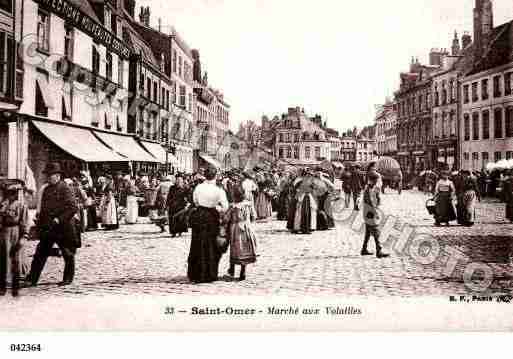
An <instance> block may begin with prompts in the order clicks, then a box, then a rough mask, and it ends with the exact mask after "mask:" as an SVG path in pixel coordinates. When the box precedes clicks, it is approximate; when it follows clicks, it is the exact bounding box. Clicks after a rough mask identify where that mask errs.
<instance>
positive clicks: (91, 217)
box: [86, 203, 98, 231]
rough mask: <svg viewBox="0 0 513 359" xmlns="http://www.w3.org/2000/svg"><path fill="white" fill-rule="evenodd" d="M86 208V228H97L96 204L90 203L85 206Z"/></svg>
mask: <svg viewBox="0 0 513 359" xmlns="http://www.w3.org/2000/svg"><path fill="white" fill-rule="evenodd" d="M86 210H87V230H89V231H91V230H93V231H94V230H97V229H98V215H97V213H96V204H94V203H93V204H92V205H91V206H89V207H86Z"/></svg>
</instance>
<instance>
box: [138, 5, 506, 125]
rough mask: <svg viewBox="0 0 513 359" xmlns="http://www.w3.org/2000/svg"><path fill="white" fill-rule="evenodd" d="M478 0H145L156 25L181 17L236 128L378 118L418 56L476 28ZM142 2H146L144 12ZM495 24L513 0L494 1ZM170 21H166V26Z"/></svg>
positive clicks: (179, 25)
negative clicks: (302, 119) (318, 117)
mask: <svg viewBox="0 0 513 359" xmlns="http://www.w3.org/2000/svg"><path fill="white" fill-rule="evenodd" d="M474 3H475V0H450V1H448V0H390V1H381V0H357V1H349V0H315V1H303V0H138V2H137V5H138V8H139V6H142V5H149V6H150V7H151V24H152V26H154V27H156V26H157V21H158V18H159V17H161V18H162V24H163V25H173V26H174V27H175V28H176V29H177V30H178V32H179V33H180V34H181V35H182V37H184V38H185V40H186V41H187V43H188V44H189V46H191V48H198V49H199V50H200V54H201V59H202V66H203V69H204V70H207V71H208V78H209V83H210V84H211V85H212V86H214V87H218V88H220V89H222V90H223V91H224V93H225V98H226V99H227V101H228V102H229V103H230V104H231V107H232V110H231V122H232V128H234V129H236V128H237V127H238V124H239V123H240V122H241V121H245V120H248V119H253V120H257V121H259V120H260V118H261V116H262V115H263V114H266V115H268V116H270V117H272V116H274V115H279V114H281V113H283V112H286V111H287V108H288V107H294V106H300V107H304V108H305V111H306V112H307V113H309V114H312V115H313V114H316V113H319V114H322V115H323V117H325V118H326V119H327V120H328V125H329V126H330V127H333V128H336V129H339V130H343V129H346V128H352V127H353V126H358V127H362V126H364V125H367V124H371V123H372V122H373V116H374V105H375V104H378V103H383V102H384V100H385V98H386V96H393V92H394V91H395V90H396V89H397V86H398V82H399V72H400V71H406V70H407V69H408V65H409V63H410V60H411V57H412V56H415V57H418V58H419V60H421V62H427V61H428V53H429V49H430V48H432V47H444V48H450V46H451V40H452V38H453V34H454V31H455V30H457V31H458V33H459V34H460V36H461V34H462V33H463V31H469V32H471V34H472V9H473V7H474ZM138 13H139V10H137V15H138ZM494 16H495V25H496V26H497V25H499V24H502V23H504V22H506V21H509V20H511V19H513V1H511V0H495V1H494ZM163 29H164V30H166V28H165V27H164V28H163Z"/></svg>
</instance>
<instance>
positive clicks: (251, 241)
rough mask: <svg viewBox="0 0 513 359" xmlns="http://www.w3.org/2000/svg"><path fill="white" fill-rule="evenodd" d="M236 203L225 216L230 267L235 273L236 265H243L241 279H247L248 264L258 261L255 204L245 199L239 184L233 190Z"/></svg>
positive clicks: (230, 270)
mask: <svg viewBox="0 0 513 359" xmlns="http://www.w3.org/2000/svg"><path fill="white" fill-rule="evenodd" d="M233 201H234V203H233V204H232V205H231V206H230V208H229V209H228V211H227V212H226V214H225V216H224V223H226V236H227V239H228V242H229V244H230V269H229V270H228V274H229V275H230V276H232V277H233V276H234V275H235V265H236V264H238V265H240V266H241V270H240V277H239V280H241V281H243V280H245V279H246V265H248V264H251V263H255V262H256V237H255V234H254V232H253V230H252V228H251V222H252V221H254V220H255V219H256V213H255V208H254V207H253V204H252V203H251V202H250V201H248V200H244V191H243V190H242V188H240V187H239V186H237V187H236V188H235V189H234V191H233Z"/></svg>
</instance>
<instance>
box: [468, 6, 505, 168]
mask: <svg viewBox="0 0 513 359" xmlns="http://www.w3.org/2000/svg"><path fill="white" fill-rule="evenodd" d="M512 33H513V22H508V23H506V24H503V25H501V26H498V27H494V24H493V6H492V2H491V1H476V7H475V9H474V45H473V56H474V62H473V66H472V70H471V71H469V72H468V73H467V74H466V76H465V77H463V78H462V80H461V88H462V98H461V117H460V128H459V133H460V139H461V154H462V156H461V158H460V160H461V168H463V169H466V170H472V171H480V170H482V169H484V168H486V165H487V164H488V163H490V162H498V161H500V160H502V159H512V158H513V95H512V86H511V78H512V75H513V51H512V50H513V45H512V42H511V34H512Z"/></svg>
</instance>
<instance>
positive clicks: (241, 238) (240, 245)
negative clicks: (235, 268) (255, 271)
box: [228, 223, 256, 265]
mask: <svg viewBox="0 0 513 359" xmlns="http://www.w3.org/2000/svg"><path fill="white" fill-rule="evenodd" d="M228 231H229V233H228V237H229V238H230V264H240V265H246V264H251V263H255V262H256V237H255V233H254V232H253V230H252V229H251V226H250V225H249V224H248V223H233V224H230V226H229V229H228Z"/></svg>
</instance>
